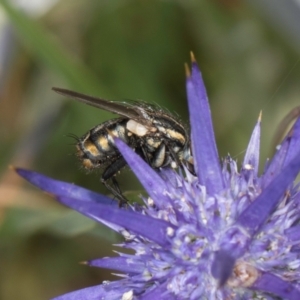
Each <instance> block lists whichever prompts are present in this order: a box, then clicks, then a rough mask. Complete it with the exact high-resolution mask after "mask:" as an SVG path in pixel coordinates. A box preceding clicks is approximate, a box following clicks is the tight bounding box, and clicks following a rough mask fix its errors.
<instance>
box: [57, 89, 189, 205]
mask: <svg viewBox="0 0 300 300" xmlns="http://www.w3.org/2000/svg"><path fill="white" fill-rule="evenodd" d="M52 89H53V90H54V91H55V92H57V93H58V94H61V95H63V96H66V97H68V98H72V99H75V100H78V101H80V102H83V103H85V104H88V105H91V106H94V107H96V108H100V109H103V110H106V111H109V112H112V113H114V114H117V115H119V117H118V118H116V119H112V120H108V121H106V122H103V123H101V124H99V125H97V126H95V127H93V128H92V129H90V130H89V131H88V132H87V133H86V134H85V135H83V136H82V137H81V138H79V139H78V142H77V145H76V148H77V156H78V157H79V159H80V160H81V163H82V165H83V166H84V168H86V169H97V168H100V167H103V166H105V169H104V171H103V173H102V176H101V182H102V183H103V184H104V185H105V186H106V188H107V189H108V190H109V191H110V192H111V193H112V194H113V195H114V196H115V197H116V198H117V199H118V200H119V205H120V206H123V205H124V204H126V203H127V201H128V200H127V199H126V198H125V197H124V196H123V194H122V192H121V190H120V188H119V185H118V183H117V181H116V179H115V175H116V174H117V173H118V172H119V171H120V170H121V169H122V168H123V167H125V166H126V165H127V163H126V161H125V159H124V158H123V156H122V154H121V153H120V152H119V150H118V149H117V147H116V146H115V143H114V137H118V138H119V139H121V140H123V142H125V143H126V144H127V145H128V146H130V147H131V148H132V149H134V151H135V152H136V153H137V154H138V155H140V156H141V157H142V158H143V159H144V160H145V161H146V162H147V163H148V164H149V165H150V166H151V167H152V168H153V169H159V168H164V167H171V168H173V169H176V168H178V167H181V166H182V165H185V166H186V167H187V168H188V169H189V170H191V171H192V172H193V157H192V155H191V148H190V140H189V134H188V131H187V130H186V128H185V127H184V126H183V125H182V124H181V123H180V122H179V121H178V120H177V119H176V118H175V117H174V116H172V115H171V114H170V113H167V112H165V111H163V110H162V109H160V108H157V107H154V106H152V105H149V104H147V103H144V102H133V103H130V102H129V103H124V102H116V101H109V100H105V99H102V98H96V97H92V96H88V95H84V94H81V93H78V92H74V91H70V90H67V89H62V88H56V87H54V88H52ZM109 181H111V184H109Z"/></svg>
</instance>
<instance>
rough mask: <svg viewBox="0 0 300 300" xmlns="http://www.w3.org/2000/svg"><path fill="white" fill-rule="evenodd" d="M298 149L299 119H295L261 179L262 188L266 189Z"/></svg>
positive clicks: (299, 135) (299, 138) (299, 137)
mask: <svg viewBox="0 0 300 300" xmlns="http://www.w3.org/2000/svg"><path fill="white" fill-rule="evenodd" d="M299 148H300V118H298V119H297V121H296V123H295V124H294V126H293V130H292V131H291V133H290V134H289V135H288V136H286V137H285V139H284V140H283V142H282V143H281V145H280V148H279V150H278V151H277V152H276V154H275V156H274V158H273V159H272V161H271V162H270V165H269V166H268V168H267V170H266V172H265V174H264V175H263V178H262V187H266V186H267V185H268V184H269V183H270V182H271V180H272V179H273V178H274V177H275V176H276V175H277V174H279V172H281V170H282V168H283V167H284V166H286V165H287V164H288V163H289V162H290V160H291V159H292V158H293V157H294V156H295V154H296V153H297V150H298V149H299Z"/></svg>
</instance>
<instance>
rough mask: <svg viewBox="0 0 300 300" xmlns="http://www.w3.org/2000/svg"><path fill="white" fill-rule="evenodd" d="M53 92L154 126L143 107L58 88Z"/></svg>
mask: <svg viewBox="0 0 300 300" xmlns="http://www.w3.org/2000/svg"><path fill="white" fill-rule="evenodd" d="M52 90H53V91H55V92H56V93H58V94H60V95H63V96H66V97H69V98H72V99H75V100H78V101H80V102H82V103H85V104H88V105H91V106H94V107H97V108H100V109H104V110H107V111H109V112H112V113H115V114H117V115H120V116H123V117H126V118H128V119H133V120H135V121H137V122H138V123H140V124H143V125H145V126H151V125H152V122H151V120H150V117H149V115H148V114H147V112H146V110H145V109H144V108H143V107H139V106H135V105H131V104H129V103H122V102H116V101H109V100H105V99H102V98H97V97H92V96H88V95H85V94H81V93H77V92H74V91H70V90H67V89H62V88H57V87H53V88H52Z"/></svg>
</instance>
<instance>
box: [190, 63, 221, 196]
mask: <svg viewBox="0 0 300 300" xmlns="http://www.w3.org/2000/svg"><path fill="white" fill-rule="evenodd" d="M186 89H187V97H188V105H189V112H190V123H191V141H192V147H193V149H192V151H193V157H194V164H195V170H196V173H197V175H198V179H199V182H200V184H202V185H205V186H206V187H207V191H208V193H209V194H211V195H213V194H215V193H217V192H220V191H221V190H223V189H224V186H225V184H224V181H223V176H222V173H221V167H220V162H219V157H218V152H217V148H216V142H215V136H214V132H213V126H212V120H211V113H210V108H209V104H208V98H207V95H206V90H205V86H204V83H203V80H202V76H201V73H200V70H199V68H198V65H197V63H196V62H195V61H193V60H192V75H191V76H188V77H187V81H186Z"/></svg>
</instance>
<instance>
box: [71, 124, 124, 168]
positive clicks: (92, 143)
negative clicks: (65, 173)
mask: <svg viewBox="0 0 300 300" xmlns="http://www.w3.org/2000/svg"><path fill="white" fill-rule="evenodd" d="M126 122H127V121H126V120H123V119H114V120H110V121H107V122H105V123H103V124H101V125H98V126H96V127H94V128H92V129H91V130H90V131H88V132H87V133H86V134H85V135H84V136H83V137H82V138H81V139H80V140H79V142H78V143H77V156H78V157H79V158H80V160H81V162H82V165H83V167H84V168H86V169H94V168H98V167H101V166H102V165H103V164H105V163H109V162H111V161H114V160H115V159H117V158H118V157H119V156H120V153H119V151H118V149H117V148H116V147H115V144H114V137H118V138H120V139H122V140H123V141H124V142H125V143H128V138H129V137H128V134H127V130H126Z"/></svg>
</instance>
